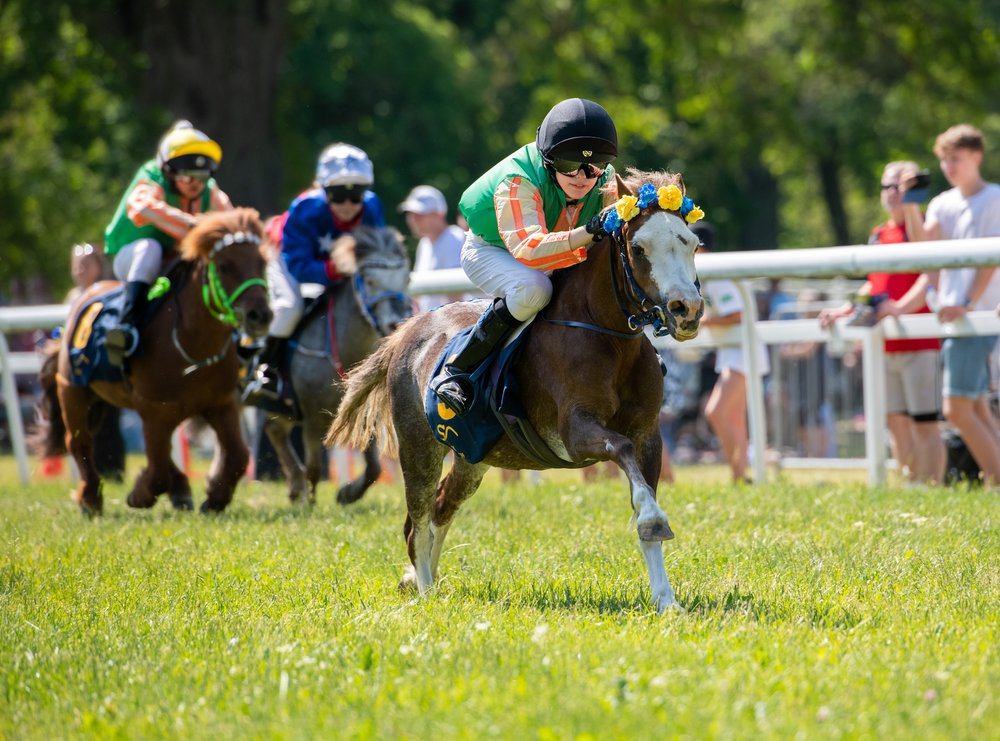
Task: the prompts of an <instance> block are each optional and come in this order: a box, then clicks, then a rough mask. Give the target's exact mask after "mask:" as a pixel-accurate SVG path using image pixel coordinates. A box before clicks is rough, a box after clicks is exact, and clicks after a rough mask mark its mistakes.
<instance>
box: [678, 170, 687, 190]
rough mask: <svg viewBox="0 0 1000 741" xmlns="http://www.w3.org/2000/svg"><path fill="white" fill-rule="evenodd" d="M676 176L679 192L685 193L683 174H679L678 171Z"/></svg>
mask: <svg viewBox="0 0 1000 741" xmlns="http://www.w3.org/2000/svg"><path fill="white" fill-rule="evenodd" d="M676 176H677V187H678V188H680V189H681V193H683V194H684V195H687V192H688V189H687V187H686V186H685V185H684V176H683V175H681V174H680V173H679V172H678V173H677V174H676Z"/></svg>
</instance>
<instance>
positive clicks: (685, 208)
mask: <svg viewBox="0 0 1000 741" xmlns="http://www.w3.org/2000/svg"><path fill="white" fill-rule="evenodd" d="M692 208H694V201H692V200H691V199H690V198H688V197H687V196H684V200H683V201H681V216H687V215H688V214H689V213H690V212H691V209H692Z"/></svg>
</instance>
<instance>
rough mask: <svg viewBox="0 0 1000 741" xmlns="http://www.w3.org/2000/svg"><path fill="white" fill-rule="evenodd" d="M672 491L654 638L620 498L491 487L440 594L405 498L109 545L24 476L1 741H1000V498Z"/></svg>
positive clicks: (0, 476)
mask: <svg viewBox="0 0 1000 741" xmlns="http://www.w3.org/2000/svg"><path fill="white" fill-rule="evenodd" d="M132 473H134V467H133V470H131V471H130V475H131V474H132ZM679 479H680V483H679V484H678V485H677V486H675V487H674V488H672V489H670V490H664V489H663V487H661V493H660V499H661V502H663V504H664V509H665V511H666V512H667V513H668V515H669V516H670V517H671V523H672V525H673V528H674V530H675V532H676V533H677V539H676V540H674V541H672V542H670V543H668V544H666V556H667V568H668V573H669V574H670V577H671V581H672V583H673V585H674V588H675V590H676V591H677V595H678V598H679V599H680V601H681V602H682V604H684V605H685V607H686V608H687V612H686V613H683V614H670V615H666V616H663V617H659V616H657V615H656V614H655V613H654V612H653V611H652V610H651V609H650V605H649V594H648V592H649V585H648V581H647V578H646V573H645V568H644V566H643V564H642V560H641V557H640V555H639V551H638V548H637V546H636V543H635V536H634V533H633V532H632V531H631V530H630V528H629V526H628V519H629V508H628V497H627V493H626V486H625V483H624V481H622V482H620V483H615V482H607V481H602V482H600V483H596V484H592V485H587V486H584V485H582V484H581V483H580V479H579V474H578V473H577V472H559V473H556V474H554V475H550V476H549V478H548V479H547V481H546V483H545V484H544V485H542V486H541V487H537V488H536V487H532V486H530V485H529V484H527V483H523V484H515V485H512V486H508V487H506V488H505V487H502V486H501V485H500V483H499V480H498V478H496V477H495V475H493V474H491V476H490V477H489V478H488V479H487V482H486V483H485V484H484V486H483V488H482V489H481V490H480V492H479V494H478V495H477V496H476V497H474V498H473V499H472V500H471V501H470V503H469V505H468V506H467V508H466V509H464V510H463V511H462V513H460V515H459V518H458V520H457V521H456V524H455V526H454V527H453V528H452V530H451V533H450V534H449V540H448V545H447V546H446V549H447V552H446V553H445V555H444V556H443V557H442V565H441V570H442V573H441V576H442V580H441V582H440V584H439V587H438V589H437V591H436V592H435V593H434V594H432V595H431V596H430V597H429V598H428V599H425V600H419V601H418V600H416V599H414V598H413V597H412V596H408V595H401V594H399V593H398V592H397V591H396V582H397V581H398V579H399V577H400V575H401V572H402V569H403V566H404V564H405V558H406V557H405V551H404V549H403V546H402V541H401V536H400V528H401V524H402V520H403V514H404V508H403V501H402V493H401V490H400V489H399V488H398V487H395V486H388V485H381V484H380V485H377V486H376V487H375V488H374V489H373V490H372V492H371V493H370V494H369V496H368V497H367V498H366V499H365V500H363V501H362V502H360V503H359V504H357V505H354V506H353V507H351V508H349V509H344V508H341V507H339V506H338V505H336V504H335V503H334V502H333V495H334V490H333V487H332V486H331V485H326V486H325V487H324V488H323V489H322V490H321V492H320V503H319V505H318V506H317V507H316V508H315V509H314V510H312V511H299V510H294V509H292V508H291V506H290V505H289V504H288V502H287V500H286V499H285V496H284V492H283V489H282V488H281V487H279V486H278V485H274V484H268V485H260V484H251V485H244V486H243V487H241V489H240V491H239V492H238V494H237V498H236V502H235V503H234V505H233V506H232V507H231V509H230V510H229V511H228V512H227V513H226V514H224V515H222V516H216V517H204V516H200V515H197V514H174V513H172V512H171V511H170V510H169V508H168V507H167V506H165V505H166V502H161V503H160V504H159V505H158V506H157V508H156V509H154V510H153V511H147V512H135V511H131V510H129V509H128V508H127V507H126V506H125V505H124V503H123V499H124V495H125V493H126V488H125V487H124V486H123V485H122V486H110V487H109V488H108V490H106V500H107V501H106V506H105V511H106V515H105V517H104V518H102V519H100V520H97V521H93V522H88V521H85V520H84V519H83V518H81V516H80V515H79V514H78V513H77V511H76V510H75V508H74V505H72V504H71V503H70V501H69V499H68V497H67V492H68V490H69V483H68V480H63V481H58V482H56V483H43V484H33V485H32V486H31V487H28V488H23V487H21V486H19V485H18V484H17V483H16V481H17V478H16V475H15V473H14V467H13V464H12V462H11V461H10V460H9V459H5V460H4V461H2V462H0V481H4V482H6V483H3V484H0V533H2V535H0V538H2V544H3V551H2V558H0V672H2V677H3V678H2V698H0V738H9V739H33V738H37V739H51V738H64V737H85V738H101V739H109V738H122V739H137V738H171V739H174V738H213V739H214V738H231V739H237V738H239V739H242V738H291V739H311V738H412V739H420V738H435V739H450V738H469V739H478V738H482V737H491V738H516V739H520V738H528V739H535V738H537V739H586V738H593V739H605V738H639V737H646V738H692V739H694V738H698V739H701V738H709V739H715V738H719V739H729V738H776V739H789V738H806V739H812V738H873V739H892V738H898V739H922V738H947V739H959V738H968V739H983V738H1000V700H998V688H1000V660H998V659H1000V656H998V639H1000V636H998V633H1000V557H998V555H1000V499H998V497H997V495H995V494H991V495H990V494H983V493H981V492H977V491H959V490H944V489H942V490H930V491H926V490H925V491H913V490H903V489H896V488H885V489H879V490H869V489H867V488H865V487H864V486H862V485H860V484H858V483H851V482H847V483H843V478H842V477H840V476H839V475H837V474H830V476H829V477H828V479H827V481H826V482H823V481H818V482H813V483H806V482H803V481H799V482H796V483H789V482H782V483H777V484H770V485H767V486H765V487H761V488H759V489H749V488H740V489H737V488H732V487H730V486H728V485H726V484H725V483H723V481H724V478H723V476H722V474H721V472H720V471H718V469H699V468H686V469H681V470H680V472H679ZM831 480H840V481H841V482H842V483H831ZM195 483H196V492H198V496H197V500H198V501H199V502H200V500H201V499H202V498H203V496H202V495H201V493H200V489H201V486H200V485H199V482H195Z"/></svg>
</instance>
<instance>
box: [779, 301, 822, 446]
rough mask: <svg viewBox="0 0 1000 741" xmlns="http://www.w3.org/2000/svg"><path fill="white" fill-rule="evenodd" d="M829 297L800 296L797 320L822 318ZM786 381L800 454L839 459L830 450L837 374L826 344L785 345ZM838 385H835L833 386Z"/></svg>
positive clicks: (790, 417)
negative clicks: (831, 388)
mask: <svg viewBox="0 0 1000 741" xmlns="http://www.w3.org/2000/svg"><path fill="white" fill-rule="evenodd" d="M825 298H826V297H825V296H824V295H823V294H822V293H820V292H818V291H814V290H811V289H807V290H805V291H802V292H801V293H800V294H799V301H798V303H799V304H800V307H801V310H800V311H799V312H798V313H797V315H796V316H795V317H794V318H798V319H816V318H818V317H819V313H820V312H819V310H818V309H817V308H816V306H817V305H819V304H822V302H823V301H824V300H825ZM778 357H779V358H780V362H781V366H782V374H781V375H783V377H784V381H785V384H786V386H785V394H786V397H785V403H786V407H785V408H786V409H787V416H786V419H785V420H775V422H776V423H780V422H781V421H786V422H788V423H789V424H790V425H792V426H793V428H794V429H795V433H796V434H797V439H798V441H799V445H798V451H799V453H800V454H801V455H804V456H806V457H807V458H826V457H830V456H832V455H835V454H836V452H835V450H831V448H830V440H831V435H830V432H831V417H832V413H831V409H830V404H829V403H828V401H827V397H828V396H830V392H829V390H828V388H827V387H828V384H827V379H828V378H829V379H831V380H832V379H833V378H834V376H835V371H834V368H833V363H832V360H831V358H830V356H829V355H828V354H827V348H826V343H824V342H793V343H785V344H783V345H781V346H780V347H779V349H778ZM830 385H834V384H830Z"/></svg>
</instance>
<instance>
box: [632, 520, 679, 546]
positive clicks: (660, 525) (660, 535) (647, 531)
mask: <svg viewBox="0 0 1000 741" xmlns="http://www.w3.org/2000/svg"><path fill="white" fill-rule="evenodd" d="M637 530H638V532H639V540H645V541H655V540H673V539H674V531H673V530H671V529H670V523H668V522H667V521H666V520H662V521H660V520H654V521H653V522H643V523H640V524H639V526H638V528H637Z"/></svg>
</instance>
